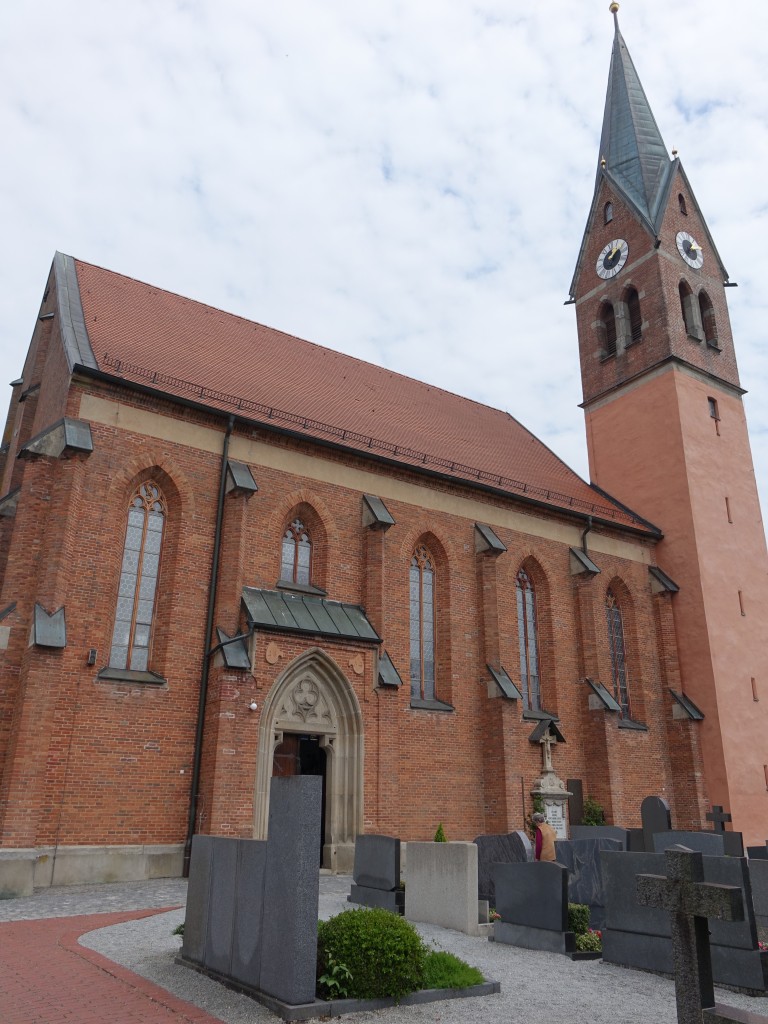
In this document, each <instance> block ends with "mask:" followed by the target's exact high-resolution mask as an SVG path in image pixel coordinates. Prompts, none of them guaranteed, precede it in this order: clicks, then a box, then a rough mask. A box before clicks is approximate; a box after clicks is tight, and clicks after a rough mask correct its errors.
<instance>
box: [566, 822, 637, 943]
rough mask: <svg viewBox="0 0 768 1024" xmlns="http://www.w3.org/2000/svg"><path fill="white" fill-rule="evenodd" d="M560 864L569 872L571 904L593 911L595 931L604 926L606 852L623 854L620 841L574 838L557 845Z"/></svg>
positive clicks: (591, 923)
mask: <svg viewBox="0 0 768 1024" xmlns="http://www.w3.org/2000/svg"><path fill="white" fill-rule="evenodd" d="M555 849H556V851H557V861H558V863H560V864H564V865H565V867H566V868H567V869H568V899H569V900H570V902H571V903H584V904H586V905H587V906H588V907H589V910H590V925H591V927H592V928H600V929H601V928H603V926H604V924H605V884H604V881H603V865H602V860H601V854H602V853H603V851H613V852H616V853H618V852H621V851H622V850H623V849H624V846H623V845H622V841H621V840H620V839H611V838H609V837H607V836H604V837H599V836H596V837H595V838H593V839H575V840H571V841H570V842H558V843H556V844H555Z"/></svg>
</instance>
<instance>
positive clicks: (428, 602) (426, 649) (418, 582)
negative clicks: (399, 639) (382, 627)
mask: <svg viewBox="0 0 768 1024" xmlns="http://www.w3.org/2000/svg"><path fill="white" fill-rule="evenodd" d="M409 608H410V636H411V697H412V698H415V699H416V700H434V699H435V561H434V559H433V558H432V555H431V554H430V553H429V550H428V549H427V548H426V547H425V546H424V545H423V544H420V545H419V546H418V547H417V548H416V550H415V551H414V552H413V557H412V558H411V568H410V602H409Z"/></svg>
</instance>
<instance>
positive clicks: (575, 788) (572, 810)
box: [565, 779, 584, 831]
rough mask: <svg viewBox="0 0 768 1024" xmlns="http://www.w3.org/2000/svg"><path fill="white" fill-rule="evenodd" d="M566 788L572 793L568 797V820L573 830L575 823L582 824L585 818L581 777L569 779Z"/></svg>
mask: <svg viewBox="0 0 768 1024" xmlns="http://www.w3.org/2000/svg"><path fill="white" fill-rule="evenodd" d="M565 788H566V790H567V791H568V792H569V793H570V794H571V795H570V796H569V797H568V821H569V823H570V826H571V831H573V827H574V825H581V822H582V820H583V818H584V785H583V783H582V781H581V779H568V780H567V781H566V783H565Z"/></svg>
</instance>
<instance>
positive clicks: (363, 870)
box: [347, 835, 405, 914]
mask: <svg viewBox="0 0 768 1024" xmlns="http://www.w3.org/2000/svg"><path fill="white" fill-rule="evenodd" d="M347 899H348V901H349V902H350V903H356V904H358V905H359V906H363V907H382V908H383V909H384V910H391V911H392V913H394V914H402V913H403V912H404V909H405V893H404V892H403V890H402V889H401V888H400V840H399V839H394V838H393V837H392V836H377V835H366V836H358V837H357V839H356V840H355V865H354V869H353V872H352V889H351V891H350V894H349V896H348V897H347Z"/></svg>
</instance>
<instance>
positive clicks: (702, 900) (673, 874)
mask: <svg viewBox="0 0 768 1024" xmlns="http://www.w3.org/2000/svg"><path fill="white" fill-rule="evenodd" d="M665 862H666V869H667V877H666V878H665V877H664V876H663V875H638V876H637V879H636V881H637V890H636V894H637V902H638V903H639V904H641V906H645V907H659V908H660V909H662V910H668V911H669V914H670V918H671V922H670V923H671V926H672V957H673V960H674V965H675V999H676V1002H677V1020H678V1024H701V1019H702V1018H701V1011H702V1009H703V1008H705V1007H711V1006H714V1005H715V991H714V985H713V982H712V963H711V960H710V955H709V928H708V926H707V918H708V917H715V918H719V919H720V920H723V921H741V920H743V919H744V906H743V903H742V898H741V890H740V889H739V888H738V886H734V885H715V884H714V883H711V882H705V881H704V880H703V879H704V864H703V861H702V855H701V854H700V853H694V852H693V851H692V850H689V849H687V847H685V846H672V847H670V848H669V849H668V850H667V852H666V854H665Z"/></svg>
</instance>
